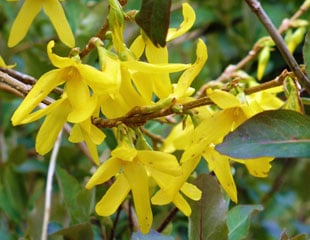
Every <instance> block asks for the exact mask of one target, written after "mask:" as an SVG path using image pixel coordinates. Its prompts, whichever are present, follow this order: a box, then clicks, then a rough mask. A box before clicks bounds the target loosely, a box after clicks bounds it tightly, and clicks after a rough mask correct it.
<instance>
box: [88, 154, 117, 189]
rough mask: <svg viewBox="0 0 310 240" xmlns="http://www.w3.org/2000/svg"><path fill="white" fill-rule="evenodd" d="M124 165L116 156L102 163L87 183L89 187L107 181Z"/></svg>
mask: <svg viewBox="0 0 310 240" xmlns="http://www.w3.org/2000/svg"><path fill="white" fill-rule="evenodd" d="M121 167H122V164H121V161H120V160H118V159H116V158H110V159H108V160H106V161H105V162H104V163H102V164H101V165H100V167H99V168H98V169H97V171H96V172H95V173H94V175H93V176H92V177H91V178H90V179H89V181H88V183H87V184H86V186H85V187H86V188H87V189H91V188H93V187H94V186H95V185H98V184H102V183H105V182H106V181H108V180H110V179H111V178H112V177H113V176H115V175H116V174H117V173H118V172H119V170H120V168H121Z"/></svg>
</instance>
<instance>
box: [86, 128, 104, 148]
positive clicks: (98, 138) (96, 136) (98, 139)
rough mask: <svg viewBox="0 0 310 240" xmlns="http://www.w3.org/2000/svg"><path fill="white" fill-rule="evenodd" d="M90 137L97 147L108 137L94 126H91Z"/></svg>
mask: <svg viewBox="0 0 310 240" xmlns="http://www.w3.org/2000/svg"><path fill="white" fill-rule="evenodd" d="M89 136H90V139H91V140H92V142H93V143H95V144H97V145H99V144H101V143H102V142H103V140H104V139H105V137H106V136H105V134H104V133H103V132H102V131H101V130H100V129H99V128H97V127H96V126H94V125H93V124H91V127H90V133H89Z"/></svg>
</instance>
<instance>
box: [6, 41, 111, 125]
mask: <svg viewBox="0 0 310 240" xmlns="http://www.w3.org/2000/svg"><path fill="white" fill-rule="evenodd" d="M53 46H54V42H53V41H51V42H49V44H48V46H47V50H48V55H49V58H50V60H51V62H52V63H53V65H54V66H56V67H58V68H59V69H55V70H51V71H49V72H47V73H45V74H43V75H42V76H41V77H40V79H39V80H38V81H37V83H36V84H35V86H34V87H33V88H32V89H31V91H30V92H29V94H28V95H27V96H26V98H25V99H24V101H23V102H22V103H21V105H20V106H19V107H18V108H17V110H16V111H15V113H14V114H13V116H12V123H13V125H18V124H21V123H23V119H24V118H25V117H26V116H27V115H28V114H30V113H31V112H32V111H33V110H34V109H35V107H36V106H38V104H39V103H40V102H41V101H42V100H43V99H44V98H45V97H47V96H48V94H49V93H50V92H51V91H52V90H53V89H54V88H55V87H57V86H59V85H61V84H63V83H66V84H65V93H66V94H67V97H68V101H69V102H70V104H71V106H72V111H71V112H70V113H69V115H68V119H67V120H68V121H69V122H73V123H78V122H83V121H85V120H86V119H87V118H89V117H91V115H92V114H93V112H94V110H95V109H96V107H97V96H96V95H95V94H97V95H103V94H109V93H110V92H113V91H114V90H115V88H116V83H115V81H114V79H113V76H110V75H109V74H107V73H103V72H101V71H99V70H97V69H95V68H93V67H91V66H88V65H86V64H82V63H80V62H79V60H76V59H73V58H66V57H59V56H57V55H56V54H53V53H52V48H53ZM89 87H90V88H91V89H92V91H93V92H94V93H95V94H93V95H91V92H90V89H89Z"/></svg>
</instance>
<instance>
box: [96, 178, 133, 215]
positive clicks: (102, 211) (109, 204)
mask: <svg viewBox="0 0 310 240" xmlns="http://www.w3.org/2000/svg"><path fill="white" fill-rule="evenodd" d="M129 191H130V187H129V184H128V182H127V179H126V178H125V176H124V175H123V174H120V175H119V176H118V177H117V178H116V180H115V182H114V183H113V184H112V186H111V187H110V188H109V189H108V191H107V192H106V193H105V195H104V196H103V197H102V198H101V200H100V201H99V202H98V203H97V205H96V212H97V213H98V215H101V216H110V215H112V214H113V213H114V212H115V211H116V210H117V209H118V207H119V206H120V205H121V203H122V202H123V201H124V199H125V198H126V196H127V194H128V193H129Z"/></svg>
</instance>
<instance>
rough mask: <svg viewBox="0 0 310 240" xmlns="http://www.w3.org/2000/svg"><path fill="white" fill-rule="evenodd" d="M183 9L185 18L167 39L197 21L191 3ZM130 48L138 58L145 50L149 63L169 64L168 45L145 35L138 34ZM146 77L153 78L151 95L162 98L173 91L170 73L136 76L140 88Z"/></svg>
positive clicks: (181, 33)
mask: <svg viewBox="0 0 310 240" xmlns="http://www.w3.org/2000/svg"><path fill="white" fill-rule="evenodd" d="M182 10H183V11H182V12H183V18H184V20H183V22H182V23H181V25H180V27H179V28H170V29H169V30H168V34H167V39H166V40H167V41H170V40H173V39H175V38H177V37H179V36H181V35H183V34H184V33H186V32H187V31H188V30H189V29H190V28H191V27H192V26H193V24H194V22H195V18H196V16H195V12H194V10H193V8H192V7H191V6H190V5H189V4H187V3H184V4H183V5H182ZM197 48H198V47H197ZM130 50H131V51H132V52H133V53H134V54H135V56H136V57H137V58H138V59H139V58H140V57H141V56H142V54H143V52H144V51H145V56H146V58H147V60H148V62H149V63H154V64H168V49H167V47H163V48H162V47H156V46H155V45H154V44H153V43H152V42H151V40H150V39H148V38H147V36H145V35H140V36H138V37H137V38H136V39H135V41H134V42H133V43H132V45H131V46H130ZM204 54H206V52H204V51H201V52H199V55H200V56H201V55H204ZM197 56H198V52H197ZM197 58H198V57H197ZM201 62H202V61H201ZM146 77H147V79H152V80H151V82H150V84H149V87H148V88H149V89H148V95H151V94H152V93H153V92H154V93H155V94H156V95H157V96H158V97H159V98H160V99H162V98H165V97H168V95H169V94H171V93H172V91H173V87H172V84H171V82H170V77H169V74H168V73H163V72H152V73H149V74H148V75H147V76H146V75H144V76H140V75H136V76H134V81H135V83H136V84H137V87H138V89H140V88H145V84H144V81H145V78H146Z"/></svg>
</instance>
